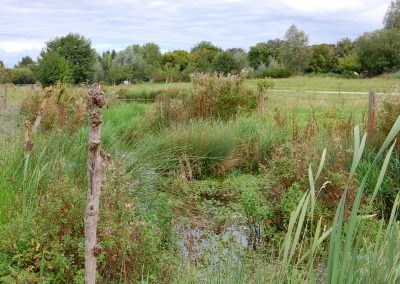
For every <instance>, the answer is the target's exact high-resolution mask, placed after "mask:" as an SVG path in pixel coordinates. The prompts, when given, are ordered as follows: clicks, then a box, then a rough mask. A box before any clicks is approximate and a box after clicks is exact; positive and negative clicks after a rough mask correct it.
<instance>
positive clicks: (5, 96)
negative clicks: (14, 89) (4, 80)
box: [3, 84, 8, 109]
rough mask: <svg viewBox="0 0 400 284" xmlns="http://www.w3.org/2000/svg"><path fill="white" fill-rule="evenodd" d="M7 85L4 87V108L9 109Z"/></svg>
mask: <svg viewBox="0 0 400 284" xmlns="http://www.w3.org/2000/svg"><path fill="white" fill-rule="evenodd" d="M7 96H8V94H7V84H4V86H3V108H4V109H7Z"/></svg>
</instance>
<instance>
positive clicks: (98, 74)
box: [90, 56, 111, 82]
mask: <svg viewBox="0 0 400 284" xmlns="http://www.w3.org/2000/svg"><path fill="white" fill-rule="evenodd" d="M110 58H111V56H110ZM101 59H102V58H101V57H100V56H97V57H96V59H95V62H94V63H93V66H92V69H93V77H92V78H91V80H90V81H92V82H100V81H103V80H105V79H106V72H105V70H104V68H103V66H102V60H101ZM109 71H110V70H108V72H109Z"/></svg>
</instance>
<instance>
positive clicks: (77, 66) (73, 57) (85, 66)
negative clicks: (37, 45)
mask: <svg viewBox="0 0 400 284" xmlns="http://www.w3.org/2000/svg"><path fill="white" fill-rule="evenodd" d="M91 45H92V44H91V41H90V40H89V39H86V38H85V37H84V36H82V35H79V34H73V33H69V34H67V35H66V36H62V37H57V38H55V39H53V40H51V41H49V42H48V43H47V45H46V48H45V49H44V50H43V51H42V52H41V57H42V58H43V57H44V56H45V55H46V54H47V53H52V54H58V55H59V56H61V57H62V58H64V60H65V61H66V63H67V64H68V66H69V69H70V72H71V78H72V82H73V83H75V84H77V83H80V82H85V81H87V80H90V79H91V78H92V75H93V72H94V71H93V64H94V62H95V55H96V53H95V51H94V49H93V48H92V46H91ZM39 61H40V60H39ZM39 64H40V63H39Z"/></svg>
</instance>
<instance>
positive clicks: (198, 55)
mask: <svg viewBox="0 0 400 284" xmlns="http://www.w3.org/2000/svg"><path fill="white" fill-rule="evenodd" d="M221 51H222V50H221V48H219V47H217V46H215V45H214V44H212V43H211V42H209V41H201V42H199V43H198V44H196V45H195V46H194V47H193V48H192V49H191V51H190V64H189V68H190V71H197V72H212V71H213V66H212V62H213V60H214V58H215V56H216V55H217V54H218V53H219V52H221Z"/></svg>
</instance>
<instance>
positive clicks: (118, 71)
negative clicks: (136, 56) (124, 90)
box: [108, 65, 133, 84]
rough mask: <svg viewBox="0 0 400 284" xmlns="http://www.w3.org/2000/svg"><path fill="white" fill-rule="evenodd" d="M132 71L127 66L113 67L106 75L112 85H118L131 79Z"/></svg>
mask: <svg viewBox="0 0 400 284" xmlns="http://www.w3.org/2000/svg"><path fill="white" fill-rule="evenodd" d="M132 77H133V75H132V70H131V68H130V67H129V66H118V65H113V66H112V67H111V68H110V70H109V73H108V79H109V80H110V81H111V82H112V83H113V84H120V83H122V81H124V80H127V79H128V80H129V79H132Z"/></svg>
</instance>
